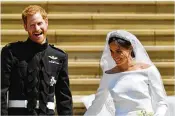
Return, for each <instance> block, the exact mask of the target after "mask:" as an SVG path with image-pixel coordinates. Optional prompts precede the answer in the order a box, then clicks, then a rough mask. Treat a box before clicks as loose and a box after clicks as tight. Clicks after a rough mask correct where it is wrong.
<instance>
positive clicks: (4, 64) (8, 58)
mask: <svg viewBox="0 0 175 116" xmlns="http://www.w3.org/2000/svg"><path fill="white" fill-rule="evenodd" d="M12 60H13V57H12V53H11V52H10V50H9V49H8V47H4V48H3V49H2V51H1V115H8V108H7V91H8V89H9V86H10V76H11V70H12V65H13V64H12Z"/></svg>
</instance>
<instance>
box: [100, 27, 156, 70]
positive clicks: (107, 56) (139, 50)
mask: <svg viewBox="0 0 175 116" xmlns="http://www.w3.org/2000/svg"><path fill="white" fill-rule="evenodd" d="M110 37H118V38H122V39H125V40H127V41H129V42H131V45H132V47H133V52H134V54H135V59H134V60H135V62H136V63H137V62H142V63H146V64H149V65H153V63H152V61H151V60H150V58H149V56H148V54H147V52H146V50H145V48H144V47H143V45H142V44H141V43H140V41H139V40H138V39H137V38H136V36H134V35H133V34H131V33H129V32H127V31H124V30H116V31H112V32H109V33H108V34H107V37H106V44H105V47H104V50H103V54H102V57H101V61H100V65H101V68H102V70H103V72H105V71H107V70H110V69H112V68H113V67H115V66H116V65H117V64H116V63H115V62H114V60H113V59H112V57H111V52H110V50H109V45H108V41H109V38H110Z"/></svg>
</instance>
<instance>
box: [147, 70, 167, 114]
mask: <svg viewBox="0 0 175 116" xmlns="http://www.w3.org/2000/svg"><path fill="white" fill-rule="evenodd" d="M148 76H149V86H150V91H151V98H152V104H153V108H154V110H155V114H154V116H165V114H166V112H167V109H168V105H167V103H166V92H165V89H164V86H163V83H162V80H161V76H160V73H159V71H158V70H157V68H156V67H153V70H150V72H148Z"/></svg>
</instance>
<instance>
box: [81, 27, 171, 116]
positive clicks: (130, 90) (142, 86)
mask: <svg viewBox="0 0 175 116" xmlns="http://www.w3.org/2000/svg"><path fill="white" fill-rule="evenodd" d="M111 36H115V37H119V38H123V39H125V40H127V41H130V42H131V45H132V47H133V51H134V53H135V59H134V60H135V62H136V63H140V62H141V63H145V64H149V65H150V67H149V68H146V69H140V70H135V71H126V72H121V73H113V74H106V73H105V72H106V71H107V70H110V69H112V68H114V67H115V66H116V65H117V64H116V63H115V62H114V60H113V59H112V57H111V53H110V50H109V45H108V40H109V38H110V37H111ZM100 65H101V68H102V70H103V77H102V79H101V81H100V87H99V88H98V90H97V93H96V94H95V99H94V97H93V95H92V96H89V97H86V98H84V100H83V101H86V102H84V103H85V106H86V107H88V106H89V105H90V104H91V101H93V102H92V105H91V106H90V107H89V108H88V109H87V111H86V113H85V116H88V115H93V116H101V115H102V114H104V112H107V113H108V112H109V109H111V110H113V107H111V106H113V105H114V110H115V113H114V114H113V115H115V116H136V115H137V113H139V112H144V113H145V112H146V113H148V114H150V113H154V116H168V115H165V113H166V112H167V106H168V105H167V103H166V100H165V98H166V93H165V89H164V86H163V83H162V80H161V76H160V73H159V71H158V70H157V68H156V67H155V66H154V64H153V63H152V61H151V60H150V58H149V56H148V54H147V52H146V50H145V49H144V47H143V45H142V44H141V43H140V42H139V40H138V39H137V38H136V37H135V36H134V35H133V34H131V33H129V32H127V31H123V30H117V31H112V32H110V33H108V34H107V38H106V44H105V47H104V51H103V54H102V57H101V61H100ZM108 97H109V98H108ZM93 99H94V100H93ZM109 99H110V100H111V99H112V101H113V102H112V103H110V104H111V105H109V106H110V107H106V105H105V104H106V102H108V100H109ZM87 101H89V102H90V103H88V102H87ZM110 114H111V113H110ZM110 114H109V116H112V114H111V115H110ZM106 116H108V115H106Z"/></svg>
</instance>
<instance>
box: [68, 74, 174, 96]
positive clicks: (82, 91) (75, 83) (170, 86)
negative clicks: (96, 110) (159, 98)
mask: <svg viewBox="0 0 175 116" xmlns="http://www.w3.org/2000/svg"><path fill="white" fill-rule="evenodd" d="M70 77H71V76H70ZM162 81H163V84H164V87H165V90H166V93H167V94H168V95H174V94H175V93H174V90H175V89H174V88H175V78H172V79H164V77H162ZM99 83H100V78H91V79H90V78H88V79H87V78H78V79H72V78H70V88H71V91H72V94H73V95H89V94H94V93H95V92H96V91H97V89H98V87H99Z"/></svg>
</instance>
